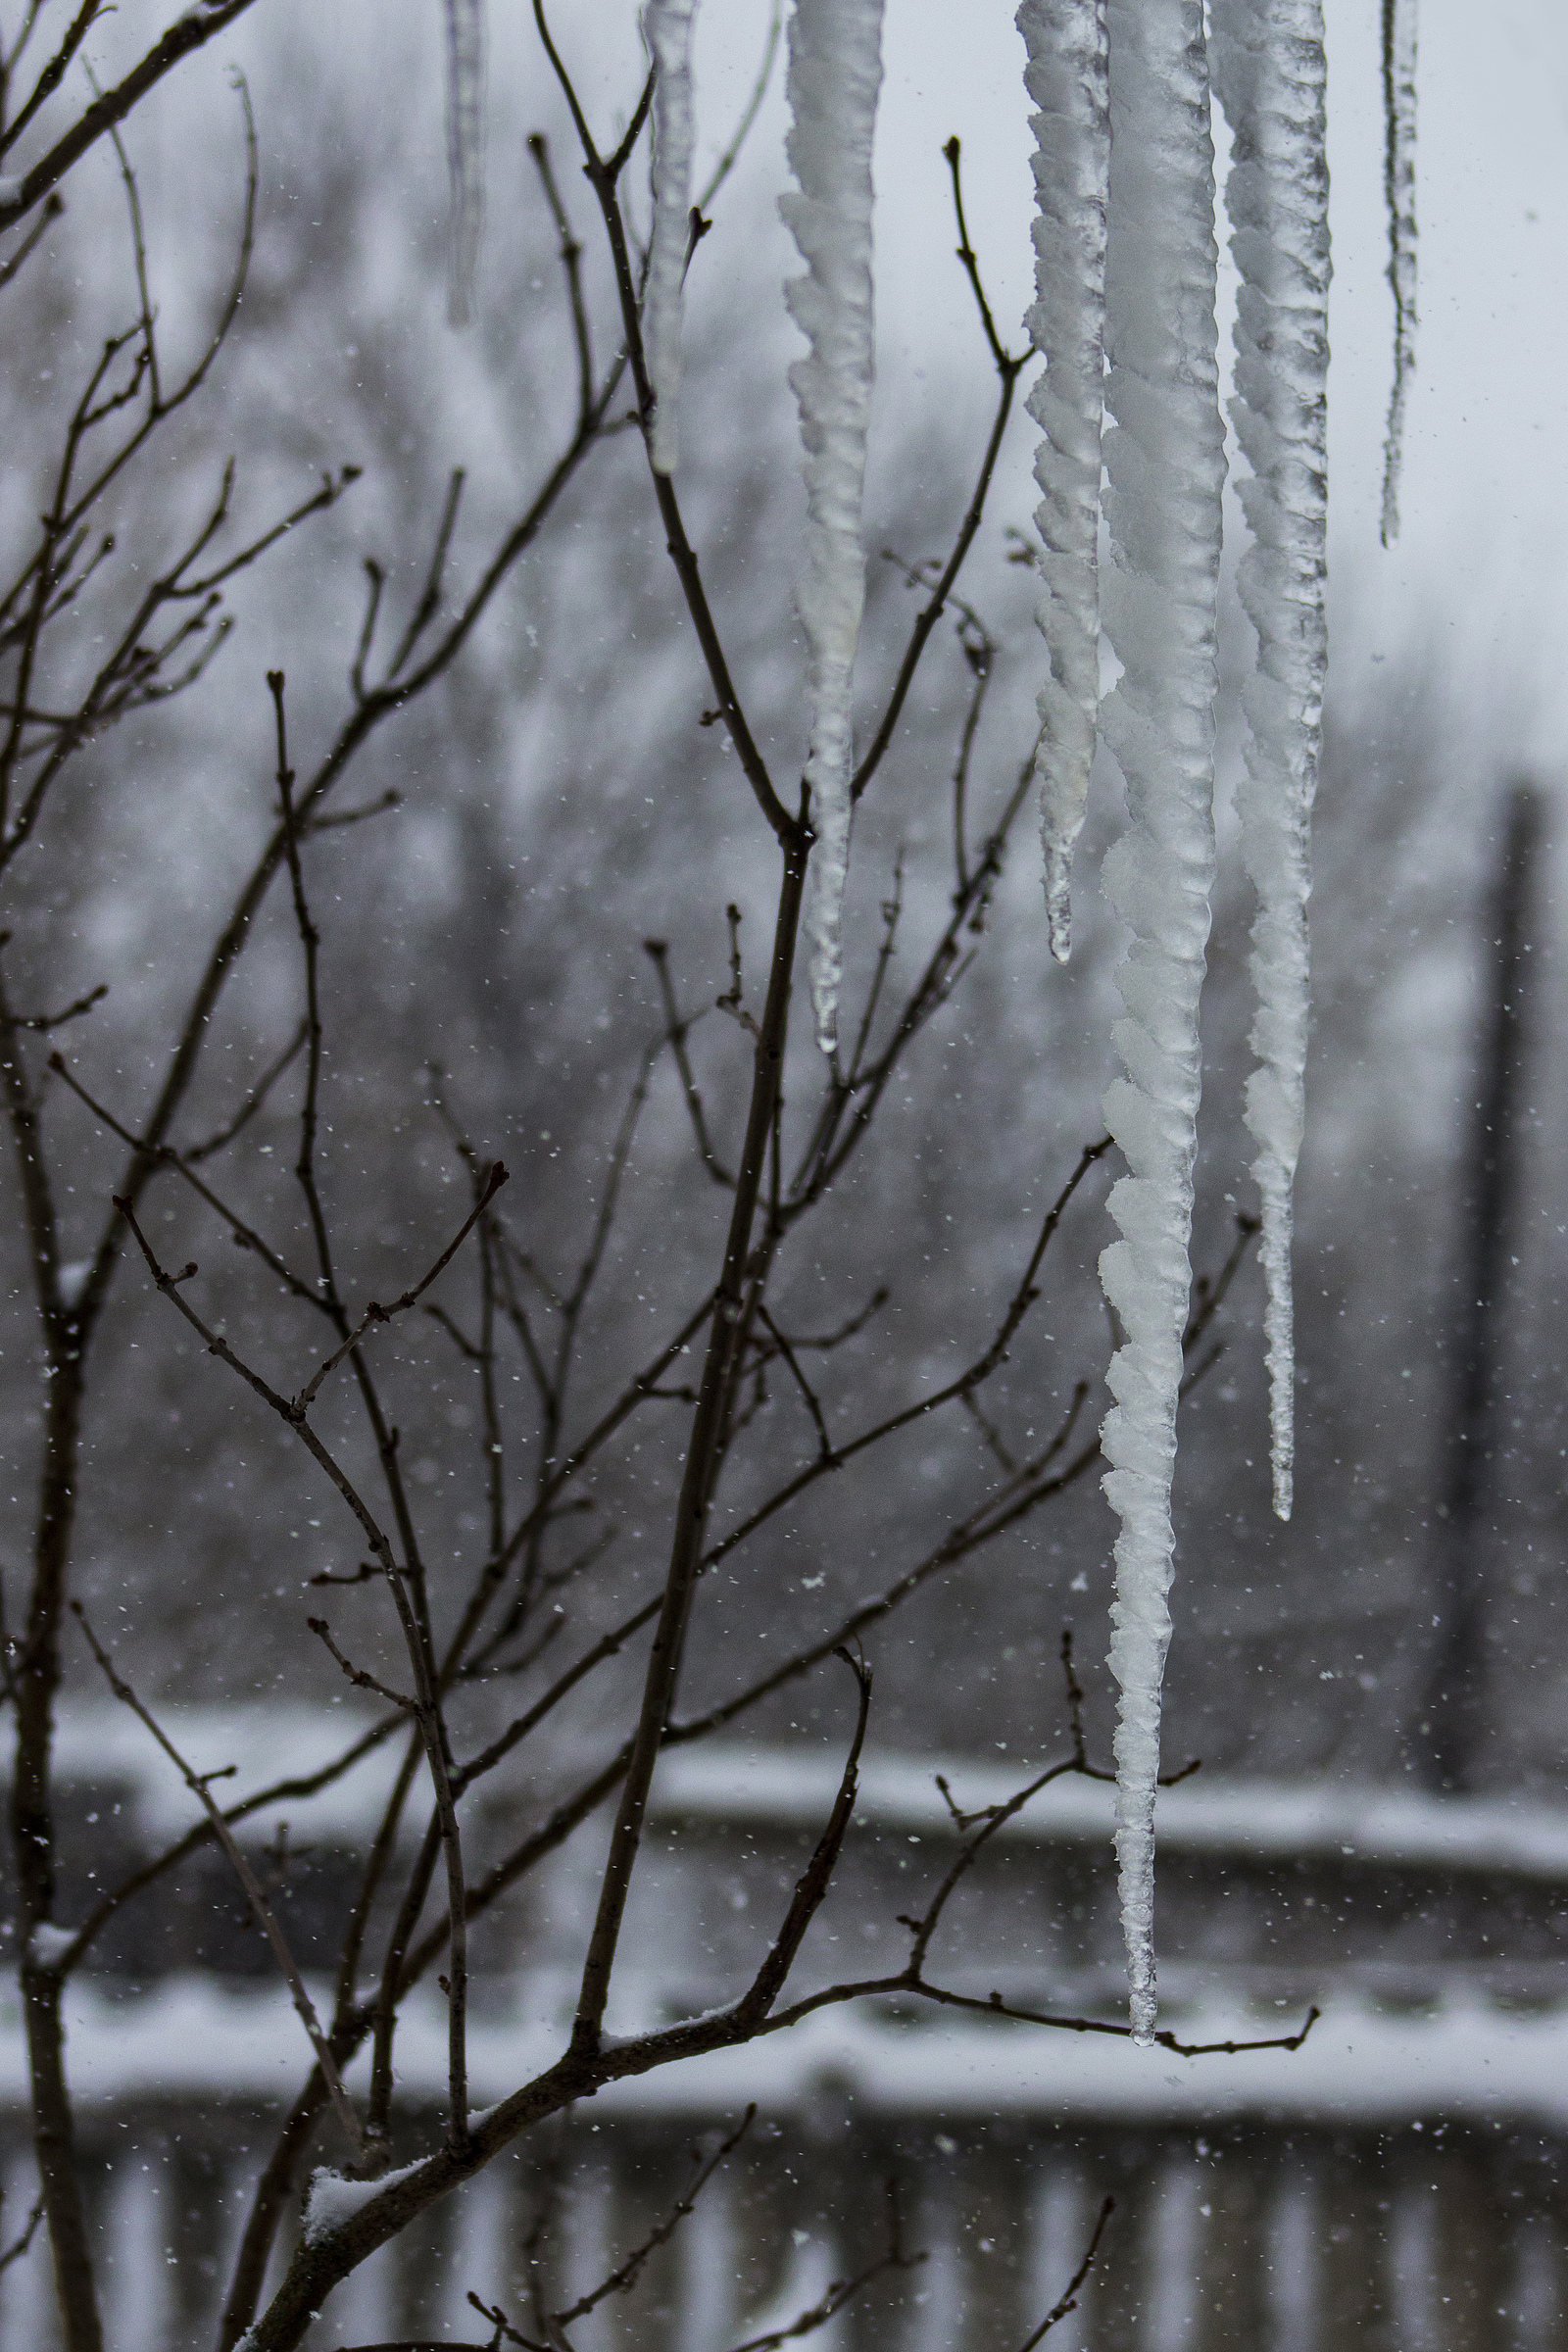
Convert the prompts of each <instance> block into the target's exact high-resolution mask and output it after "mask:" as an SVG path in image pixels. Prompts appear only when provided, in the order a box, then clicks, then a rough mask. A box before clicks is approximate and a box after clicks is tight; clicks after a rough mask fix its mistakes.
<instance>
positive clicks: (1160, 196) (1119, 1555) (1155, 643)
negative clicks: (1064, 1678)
mask: <svg viewBox="0 0 1568 2352" xmlns="http://www.w3.org/2000/svg"><path fill="white" fill-rule="evenodd" d="M1107 17H1108V25H1109V33H1110V121H1111V156H1110V206H1109V214H1108V219H1107V227H1106V246H1105V329H1106V332H1105V345H1106V356H1107V358H1108V360H1109V363H1110V367H1109V374H1108V376H1107V379H1106V386H1105V397H1106V405H1107V407H1108V408H1109V410H1110V411H1111V413H1112V415H1113V416H1114V417H1115V418H1116V426H1115V429H1114V430H1113V431H1110V432H1107V434H1106V435H1105V437H1104V449H1105V465H1106V472H1107V476H1108V482H1109V488H1108V490H1107V493H1106V497H1105V511H1106V517H1107V521H1108V523H1109V531H1110V566H1109V571H1108V575H1107V577H1106V578H1105V580H1104V582H1103V611H1104V616H1105V622H1106V627H1107V630H1108V632H1109V636H1110V640H1111V644H1112V646H1113V647H1114V649H1115V652H1116V655H1117V657H1118V659H1119V660H1120V662H1121V663H1122V675H1121V678H1120V680H1119V682H1118V684H1117V686H1116V688H1115V691H1114V692H1113V693H1112V694H1111V695H1109V696H1108V697H1107V699H1106V702H1105V704H1104V707H1103V711H1102V714H1101V728H1102V733H1103V736H1104V739H1105V741H1106V743H1107V744H1108V745H1109V747H1110V749H1111V750H1112V751H1113V752H1114V754H1115V756H1116V759H1117V760H1118V762H1119V763H1120V766H1121V770H1122V774H1123V776H1124V778H1125V779H1126V784H1127V808H1128V819H1129V821H1128V826H1127V830H1126V832H1125V833H1124V834H1123V836H1122V837H1121V839H1120V840H1119V841H1118V842H1117V843H1116V844H1115V846H1114V848H1113V849H1112V850H1111V852H1110V854H1109V855H1108V857H1107V858H1106V859H1105V869H1104V877H1103V879H1104V887H1105V892H1106V895H1107V897H1108V898H1109V900H1110V902H1111V904H1112V906H1113V907H1115V909H1116V911H1117V912H1118V913H1119V914H1120V915H1121V916H1122V918H1123V920H1124V921H1125V922H1126V923H1127V924H1128V925H1129V926H1130V927H1131V930H1132V933H1133V939H1132V944H1131V946H1130V947H1129V949H1128V952H1127V956H1126V958H1125V960H1124V961H1123V963H1122V964H1121V966H1120V967H1119V969H1118V972H1117V985H1118V987H1119V989H1120V992H1121V998H1122V1003H1123V1005H1125V1007H1126V1016H1125V1018H1124V1019H1122V1020H1119V1021H1118V1022H1116V1024H1115V1026H1114V1029H1113V1032H1112V1034H1113V1038H1114V1042H1115V1045H1116V1049H1117V1052H1118V1053H1119V1054H1120V1056H1121V1058H1122V1061H1123V1064H1124V1065H1125V1068H1126V1071H1127V1076H1126V1077H1125V1078H1122V1079H1117V1080H1115V1081H1114V1082H1113V1083H1112V1085H1111V1087H1110V1088H1109V1090H1108V1092H1107V1094H1106V1097H1105V1116H1106V1120H1107V1122H1108V1124H1109V1126H1110V1130H1111V1133H1112V1134H1113V1135H1114V1136H1115V1139H1116V1141H1117V1143H1118V1144H1119V1146H1120V1147H1121V1150H1122V1152H1123V1154H1124V1155H1125V1157H1126V1160H1127V1164H1128V1168H1129V1171H1130V1172H1129V1173H1128V1174H1127V1175H1126V1176H1124V1177H1123V1178H1122V1179H1121V1180H1120V1182H1119V1183H1118V1184H1116V1185H1115V1187H1114V1188H1113V1189H1112V1192H1111V1195H1110V1203H1109V1205H1110V1212H1111V1215H1112V1217H1113V1218H1114V1220H1115V1222H1116V1224H1117V1225H1118V1226H1119V1227H1120V1229H1121V1234H1122V1239H1121V1240H1120V1241H1119V1242H1114V1243H1112V1245H1111V1247H1110V1248H1109V1249H1108V1250H1106V1251H1105V1252H1104V1254H1103V1257H1102V1258H1101V1261H1100V1270H1101V1280H1102V1282H1103V1286H1104V1292H1105V1297H1106V1299H1108V1300H1109V1302H1110V1304H1111V1306H1112V1307H1113V1308H1114V1310H1115V1312H1116V1314H1117V1315H1118V1317H1119V1318H1120V1321H1121V1327H1122V1330H1123V1332H1124V1334H1125V1338H1124V1341H1123V1344H1122V1346H1121V1347H1120V1348H1118V1349H1117V1352H1116V1354H1115V1355H1114V1356H1113V1357H1112V1359H1111V1364H1110V1369H1109V1373H1108V1375H1107V1379H1108V1383H1109V1387H1110V1390H1111V1394H1112V1395H1113V1397H1115V1399H1116V1401H1115V1404H1114V1405H1113V1406H1112V1408H1111V1410H1110V1411H1109V1412H1108V1413H1107V1414H1106V1416H1105V1420H1104V1424H1103V1429H1102V1433H1101V1442H1102V1447H1103V1451H1104V1453H1105V1456H1106V1458H1107V1460H1108V1461H1109V1463H1110V1465H1111V1467H1110V1469H1109V1470H1108V1471H1107V1473H1106V1475H1105V1479H1104V1482H1103V1484H1104V1490H1105V1494H1106V1496H1107V1498H1108V1500H1109V1501H1110V1503H1111V1505H1112V1507H1113V1509H1114V1510H1115V1512H1116V1515H1117V1517H1118V1519H1119V1520H1120V1522H1121V1528H1120V1533H1119V1535H1118V1536H1117V1539H1116V1597H1115V1600H1114V1602H1113V1604H1112V1608H1111V1624H1112V1634H1111V1645H1110V1660H1109V1663H1110V1670H1111V1673H1112V1675H1113V1676H1114V1678H1115V1681H1116V1683H1117V1685H1118V1686H1119V1689H1120V1693H1121V1696H1120V1703H1119V1708H1118V1721H1117V1729H1116V1739H1115V1753H1116V1770H1117V1833H1116V1844H1117V1857H1118V1862H1119V1867H1120V1878H1121V1899H1122V1921H1123V1929H1124V1933H1125V1936H1126V1941H1127V1962H1128V1979H1129V1985H1130V1989H1131V2015H1132V2022H1133V2027H1134V2031H1135V2033H1136V2034H1137V2035H1138V2037H1139V2039H1140V2040H1142V2041H1147V2040H1148V2039H1149V2038H1150V2036H1151V2035H1152V2033H1153V2027H1154V2015H1155V1999H1154V1949H1153V1865H1154V1787H1155V1779H1156V1776H1157V1773H1158V1769H1159V1705H1160V1684H1161V1680H1162V1677H1163V1673H1164V1665H1165V1652H1166V1649H1167V1647H1168V1646H1169V1642H1170V1611H1169V1606H1168V1603H1167V1593H1168V1592H1169V1588H1170V1580H1171V1568H1172V1553H1173V1549H1174V1538H1173V1535H1172V1531H1171V1518H1170V1493H1171V1473H1172V1469H1173V1466H1174V1463H1175V1456H1176V1400H1177V1394H1178V1390H1179V1388H1180V1384H1181V1376H1182V1332H1183V1329H1184V1327H1185V1324H1186V1319H1187V1307H1188V1295H1189V1290H1190V1287H1191V1266H1190V1264H1189V1260H1188V1241H1189V1236H1190V1233H1191V1226H1192V1205H1193V1158H1194V1152H1195V1149H1196V1136H1197V1117H1198V1103H1199V1094H1200V1089H1201V1057H1200V1051H1199V1029H1198V1008H1199V998H1200V994H1201V988H1202V981H1203V958H1204V953H1205V950H1206V948H1207V944H1208V926H1209V895H1210V892H1211V889H1212V886H1213V879H1214V815H1213V787H1214V716H1213V705H1214V693H1215V685H1216V647H1215V607H1216V599H1217V595H1218V586H1219V556H1220V494H1221V490H1222V488H1223V484H1224V475H1225V452H1224V438H1223V433H1222V430H1221V425H1220V416H1219V385H1218V373H1217V368H1216V361H1215V345H1216V340H1217V329H1216V326H1215V313H1214V293H1215V277H1216V263H1217V256H1216V252H1215V246H1214V174H1213V145H1212V140H1211V137H1210V132H1209V114H1208V73H1207V64H1206V59H1205V55H1204V46H1203V11H1202V5H1201V0H1110V5H1109V8H1108V11H1107Z"/></svg>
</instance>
